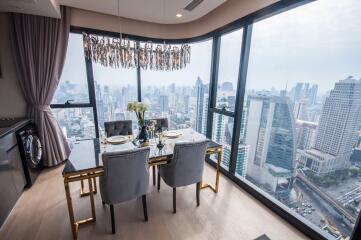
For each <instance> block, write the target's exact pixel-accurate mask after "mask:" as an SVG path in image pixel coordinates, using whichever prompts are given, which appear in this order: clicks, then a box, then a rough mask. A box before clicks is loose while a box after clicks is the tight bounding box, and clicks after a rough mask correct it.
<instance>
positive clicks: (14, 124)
mask: <svg viewBox="0 0 361 240" xmlns="http://www.w3.org/2000/svg"><path fill="white" fill-rule="evenodd" d="M30 122H31V120H30V119H26V118H0V138H2V137H4V136H5V135H7V134H9V133H11V132H14V131H17V130H19V129H20V128H22V127H24V126H25V125H27V124H28V123H30Z"/></svg>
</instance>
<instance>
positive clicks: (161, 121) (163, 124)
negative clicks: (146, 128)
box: [151, 118, 168, 130]
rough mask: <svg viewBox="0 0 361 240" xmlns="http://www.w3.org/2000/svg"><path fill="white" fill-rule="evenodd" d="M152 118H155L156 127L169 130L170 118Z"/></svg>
mask: <svg viewBox="0 0 361 240" xmlns="http://www.w3.org/2000/svg"><path fill="white" fill-rule="evenodd" d="M151 120H155V121H156V124H155V128H156V129H161V130H167V129H168V118H154V119H151Z"/></svg>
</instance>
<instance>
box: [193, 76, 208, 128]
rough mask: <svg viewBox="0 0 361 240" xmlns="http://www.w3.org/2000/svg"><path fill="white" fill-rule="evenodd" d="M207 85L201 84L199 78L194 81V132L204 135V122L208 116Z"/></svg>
mask: <svg viewBox="0 0 361 240" xmlns="http://www.w3.org/2000/svg"><path fill="white" fill-rule="evenodd" d="M207 86H208V85H205V84H203V82H202V79H201V78H200V77H198V78H197V81H196V86H195V88H196V94H197V96H196V97H197V100H196V101H197V102H196V124H195V126H196V131H197V132H199V133H202V134H206V121H207V114H208V87H207Z"/></svg>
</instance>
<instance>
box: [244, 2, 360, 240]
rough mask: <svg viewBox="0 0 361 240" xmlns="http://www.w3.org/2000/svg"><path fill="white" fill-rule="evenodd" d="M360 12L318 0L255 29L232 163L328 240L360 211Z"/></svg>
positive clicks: (342, 234) (351, 5)
mask: <svg viewBox="0 0 361 240" xmlns="http://www.w3.org/2000/svg"><path fill="white" fill-rule="evenodd" d="M360 11H361V2H360V1H357V0H345V1H338V0H319V1H315V2H312V3H309V4H307V5H304V6H301V7H298V8H296V9H293V10H290V11H288V12H285V13H282V14H279V15H276V16H273V17H271V18H269V19H265V20H263V21H260V22H257V23H255V24H254V26H253V34H252V44H251V52H250V61H249V69H248V79H247V87H246V92H247V94H246V95H247V96H246V99H245V106H244V120H243V123H242V126H243V128H242V130H241V139H240V146H245V149H246V148H248V149H247V151H243V152H241V153H240V154H241V156H240V158H242V157H244V158H247V161H239V163H237V168H239V169H241V168H242V169H246V174H245V175H242V174H237V176H238V177H245V179H247V180H248V181H251V182H252V183H254V184H255V185H257V186H258V187H259V188H260V189H262V190H263V191H266V192H267V193H269V194H271V195H272V196H274V197H275V198H277V199H278V200H279V201H280V202H282V203H283V204H285V205H286V206H287V207H289V208H290V209H291V210H293V211H295V212H296V213H297V214H299V215H300V216H302V217H304V220H305V221H310V222H311V223H313V224H314V226H315V227H318V228H320V229H322V230H324V231H326V232H328V233H330V234H331V235H333V236H334V237H336V238H337V239H346V238H347V237H349V236H350V234H351V232H352V229H353V227H354V224H355V220H356V218H357V216H358V213H359V211H360V208H361V205H360V204H361V181H360V179H361V169H360V161H361V158H360V157H359V156H360V155H359V154H360V152H361V151H360V145H359V142H358V141H360V125H361V116H360V115H361V114H360V112H361V80H360V79H359V78H360V77H361V68H360V67H359V66H360V64H359V63H360V60H359V56H361V31H360V28H359V26H361V18H360V17H359V13H360ZM351 33H352V34H351ZM350 75H353V76H355V77H349V76H350ZM351 160H353V161H351Z"/></svg>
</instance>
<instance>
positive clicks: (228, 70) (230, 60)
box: [211, 29, 243, 169]
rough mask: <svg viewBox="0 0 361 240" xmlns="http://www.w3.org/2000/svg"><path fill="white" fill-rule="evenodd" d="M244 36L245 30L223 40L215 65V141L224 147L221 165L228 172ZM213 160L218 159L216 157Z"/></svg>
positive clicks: (213, 137) (226, 36) (224, 36)
mask: <svg viewBox="0 0 361 240" xmlns="http://www.w3.org/2000/svg"><path fill="white" fill-rule="evenodd" d="M242 35H243V29H239V30H236V31H233V32H231V33H228V34H225V35H223V36H221V37H220V42H219V44H220V46H219V60H218V61H217V62H216V63H215V64H217V63H218V66H217V67H218V74H217V75H216V76H215V78H216V82H217V83H216V87H215V89H216V91H215V95H216V96H215V100H216V103H215V107H214V113H213V117H212V118H213V127H212V140H213V141H216V142H218V143H220V144H222V146H223V155H222V162H221V164H222V167H223V168H225V169H229V164H230V159H231V152H232V147H231V146H232V137H233V127H234V112H235V104H236V95H237V86H238V72H239V62H240V56H241V47H242ZM216 51H217V50H216ZM211 159H213V160H215V158H211Z"/></svg>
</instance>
